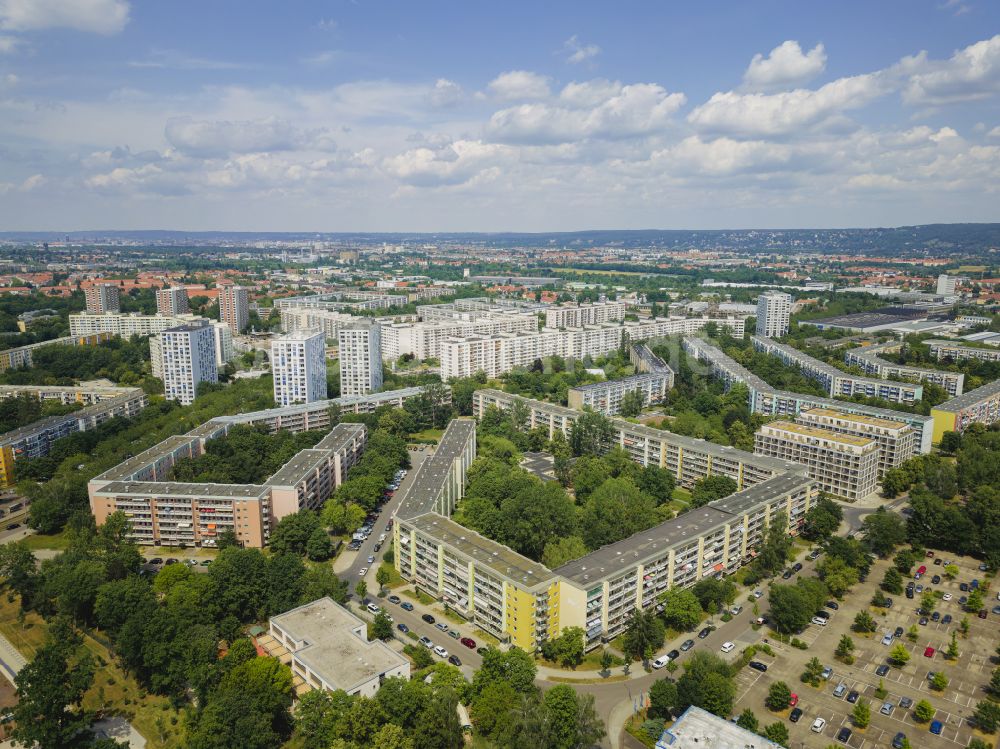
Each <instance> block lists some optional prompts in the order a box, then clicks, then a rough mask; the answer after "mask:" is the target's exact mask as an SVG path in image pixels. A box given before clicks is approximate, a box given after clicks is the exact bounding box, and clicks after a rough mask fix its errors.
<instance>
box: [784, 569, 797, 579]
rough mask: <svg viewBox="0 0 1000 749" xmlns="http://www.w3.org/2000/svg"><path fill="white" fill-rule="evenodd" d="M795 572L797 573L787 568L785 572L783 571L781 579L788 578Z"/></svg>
mask: <svg viewBox="0 0 1000 749" xmlns="http://www.w3.org/2000/svg"><path fill="white" fill-rule="evenodd" d="M794 574H795V573H794V572H792V571H791V570H785V571H784V572H782V573H781V579H782V580H787V579H788V578H790V577H791V576H792V575H794Z"/></svg>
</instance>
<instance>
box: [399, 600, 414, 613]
mask: <svg viewBox="0 0 1000 749" xmlns="http://www.w3.org/2000/svg"><path fill="white" fill-rule="evenodd" d="M399 608H401V609H402V610H403V611H413V604H412V603H410V602H409V601H403V602H402V603H401V604H399Z"/></svg>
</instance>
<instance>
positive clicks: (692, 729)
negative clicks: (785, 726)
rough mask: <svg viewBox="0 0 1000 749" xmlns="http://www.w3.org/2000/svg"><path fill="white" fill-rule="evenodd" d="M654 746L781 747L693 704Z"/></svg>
mask: <svg viewBox="0 0 1000 749" xmlns="http://www.w3.org/2000/svg"><path fill="white" fill-rule="evenodd" d="M655 749H781V744H778V743H775V742H774V741H771V740H770V739H766V738H764V737H763V736H761V735H760V734H758V733H754V732H753V731H748V730H747V729H745V728H742V727H740V726H738V725H736V724H735V723H733V722H732V721H728V720H726V719H725V718H720V717H719V716H718V715H715V714H714V713H710V712H708V711H707V710H703V709H702V708H700V707H695V706H694V705H692V706H691V707H689V708H688V709H687V710H685V711H684V712H683V713H682V714H681V716H680V717H679V718H678V719H677V720H675V721H674V723H673V725H671V726H670V728H666V729H664V731H663V734H662V735H661V736H660V739H659V741H657V742H656V748H655Z"/></svg>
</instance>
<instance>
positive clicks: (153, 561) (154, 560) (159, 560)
mask: <svg viewBox="0 0 1000 749" xmlns="http://www.w3.org/2000/svg"><path fill="white" fill-rule="evenodd" d="M149 563H150V564H163V559H162V558H161V557H153V558H152V559H150V560H149Z"/></svg>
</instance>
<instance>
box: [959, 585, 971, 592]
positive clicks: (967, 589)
mask: <svg viewBox="0 0 1000 749" xmlns="http://www.w3.org/2000/svg"><path fill="white" fill-rule="evenodd" d="M958 589H959V590H960V591H962V592H963V593H968V592H969V584H968V583H959V584H958Z"/></svg>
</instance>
